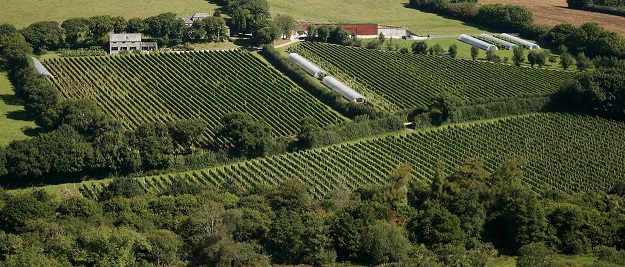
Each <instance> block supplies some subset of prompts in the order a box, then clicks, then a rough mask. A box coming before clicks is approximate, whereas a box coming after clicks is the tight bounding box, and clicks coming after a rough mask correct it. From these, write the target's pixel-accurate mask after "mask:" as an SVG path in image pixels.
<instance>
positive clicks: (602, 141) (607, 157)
mask: <svg viewBox="0 0 625 267" xmlns="http://www.w3.org/2000/svg"><path fill="white" fill-rule="evenodd" d="M623 133H625V124H624V123H621V122H615V121H610V120H606V119H602V118H598V117H591V116H578V115H566V114H548V113H544V114H536V115H528V116H522V117H517V118H508V119H502V120H499V121H496V122H484V123H475V124H473V123H471V124H463V125H462V126H451V127H448V128H443V129H434V130H430V131H422V132H413V133H408V134H401V135H394V136H388V137H383V138H375V139H369V140H361V141H357V142H352V143H346V144H340V145H335V146H330V147H325V148H320V149H314V150H307V151H303V152H299V153H292V154H285V155H279V156H273V157H269V158H259V159H254V160H249V161H244V162H239V163H235V164H231V165H226V166H222V167H216V168H211V169H205V170H199V171H193V172H187V173H182V174H171V175H164V176H157V177H149V178H145V181H146V184H145V185H146V190H149V191H154V192H157V191H159V190H162V189H163V188H165V187H166V186H167V184H168V183H169V182H170V181H171V180H172V179H185V178H186V179H190V181H192V182H193V183H201V184H212V185H223V184H225V183H233V182H234V183H237V184H240V185H242V186H244V187H247V186H251V185H252V184H255V183H268V184H277V183H278V182H279V181H280V180H282V179H285V178H290V177H298V178H300V179H302V181H304V182H305V183H306V184H308V185H310V187H311V190H312V192H311V193H312V194H313V195H314V196H316V197H320V196H323V195H324V194H326V193H327V192H328V191H330V190H333V189H336V188H355V187H357V186H360V185H363V184H371V183H384V182H385V179H386V174H387V172H388V171H389V170H390V169H392V168H393V167H394V166H397V165H399V164H401V163H403V162H409V163H410V164H411V165H412V170H413V175H414V177H415V179H430V178H431V177H433V175H434V168H435V167H434V166H435V165H436V163H437V161H438V160H442V161H444V162H445V164H446V166H447V170H448V171H449V170H452V169H455V168H456V167H458V166H460V165H461V164H462V163H463V162H464V161H465V160H466V159H468V158H471V157H476V156H479V157H482V158H483V159H484V161H485V168H486V170H488V171H491V172H492V171H493V170H495V169H496V168H497V167H498V166H499V165H500V164H502V163H503V162H504V161H505V160H506V159H508V158H510V157H513V156H519V157H523V158H525V159H526V160H527V161H528V164H527V166H526V168H525V177H524V182H525V183H526V184H528V185H530V186H532V187H534V188H540V187H543V186H551V187H553V188H554V189H557V190H561V191H563V192H567V193H572V192H580V191H586V190H591V189H599V190H606V189H608V188H610V187H611V186H612V185H613V184H614V183H615V182H616V181H623V179H625V154H624V153H623V151H625V138H623ZM148 181H149V182H148Z"/></svg>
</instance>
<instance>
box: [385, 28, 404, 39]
mask: <svg viewBox="0 0 625 267" xmlns="http://www.w3.org/2000/svg"><path fill="white" fill-rule="evenodd" d="M380 33H381V34H383V35H384V37H386V38H390V37H393V38H401V37H402V36H406V35H408V29H406V28H397V27H390V26H379V27H378V35H379V34H380Z"/></svg>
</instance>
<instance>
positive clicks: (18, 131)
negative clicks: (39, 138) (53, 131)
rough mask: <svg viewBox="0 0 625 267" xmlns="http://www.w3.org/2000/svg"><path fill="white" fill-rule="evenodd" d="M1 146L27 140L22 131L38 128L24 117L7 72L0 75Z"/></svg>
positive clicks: (22, 108)
mask: <svg viewBox="0 0 625 267" xmlns="http://www.w3.org/2000/svg"><path fill="white" fill-rule="evenodd" d="M0 125H2V127H0V145H3V146H4V145H7V144H8V143H10V142H11V141H13V140H22V139H26V138H27V136H26V135H25V134H24V132H23V131H22V129H24V128H29V127H32V128H34V127H36V125H35V123H34V122H32V121H29V120H27V119H26V118H25V117H24V107H23V106H21V105H20V104H19V102H18V99H17V97H16V96H15V94H14V92H13V87H12V86H11V83H10V82H9V79H8V78H7V73H6V72H1V73H0Z"/></svg>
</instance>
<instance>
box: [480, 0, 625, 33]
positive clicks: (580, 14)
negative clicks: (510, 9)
mask: <svg viewBox="0 0 625 267" xmlns="http://www.w3.org/2000/svg"><path fill="white" fill-rule="evenodd" d="M479 3H481V4H494V3H505V4H513V5H520V6H525V7H527V8H529V9H530V10H532V12H534V20H535V21H536V24H538V25H545V26H550V27H553V26H555V25H557V24H561V23H571V24H573V25H578V26H579V25H580V24H582V23H584V22H589V21H594V22H597V23H599V25H601V27H603V28H605V29H607V30H611V31H615V32H618V33H620V34H622V35H625V17H620V16H614V15H608V14H602V13H596V12H589V11H583V10H576V9H569V8H568V7H567V4H566V0H524V1H520V0H479Z"/></svg>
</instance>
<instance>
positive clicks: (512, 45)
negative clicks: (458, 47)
mask: <svg viewBox="0 0 625 267" xmlns="http://www.w3.org/2000/svg"><path fill="white" fill-rule="evenodd" d="M480 36H482V37H483V38H486V39H488V40H491V41H493V42H495V43H498V44H501V45H503V46H505V47H506V49H508V50H514V49H516V48H518V47H519V46H518V45H515V44H513V43H511V42H508V41H506V40H501V39H499V38H497V37H495V36H492V35H490V34H486V33H482V34H480Z"/></svg>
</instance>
